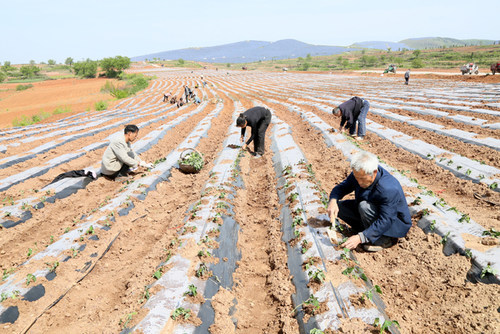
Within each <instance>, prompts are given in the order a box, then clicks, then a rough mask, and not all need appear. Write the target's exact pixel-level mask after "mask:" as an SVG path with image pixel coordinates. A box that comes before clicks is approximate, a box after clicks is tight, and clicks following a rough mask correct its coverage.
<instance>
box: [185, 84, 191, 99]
mask: <svg viewBox="0 0 500 334" xmlns="http://www.w3.org/2000/svg"><path fill="white" fill-rule="evenodd" d="M184 95H186V103H188V102H189V97H190V95H191V88H189V87H188V86H187V85H186V86H184Z"/></svg>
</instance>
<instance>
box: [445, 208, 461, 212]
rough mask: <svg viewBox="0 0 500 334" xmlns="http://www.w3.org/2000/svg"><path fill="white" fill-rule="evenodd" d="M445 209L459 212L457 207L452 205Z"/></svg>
mask: <svg viewBox="0 0 500 334" xmlns="http://www.w3.org/2000/svg"><path fill="white" fill-rule="evenodd" d="M446 211H454V212H456V213H460V212H459V211H458V209H457V208H456V207H454V206H453V207H451V208H449V209H447V210H446Z"/></svg>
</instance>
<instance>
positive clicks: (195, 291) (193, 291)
mask: <svg viewBox="0 0 500 334" xmlns="http://www.w3.org/2000/svg"><path fill="white" fill-rule="evenodd" d="M197 294H198V288H197V287H196V285H194V284H190V285H189V286H188V291H186V292H184V296H186V295H187V296H191V297H196V295H197Z"/></svg>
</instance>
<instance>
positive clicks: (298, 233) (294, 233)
mask: <svg viewBox="0 0 500 334" xmlns="http://www.w3.org/2000/svg"><path fill="white" fill-rule="evenodd" d="M293 235H294V238H298V237H300V231H299V230H293Z"/></svg>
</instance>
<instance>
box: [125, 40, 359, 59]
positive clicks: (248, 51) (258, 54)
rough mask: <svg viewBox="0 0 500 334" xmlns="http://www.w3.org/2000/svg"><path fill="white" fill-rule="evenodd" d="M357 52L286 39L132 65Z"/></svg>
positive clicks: (161, 55) (164, 55)
mask: <svg viewBox="0 0 500 334" xmlns="http://www.w3.org/2000/svg"><path fill="white" fill-rule="evenodd" d="M353 49H354V50H355V49H357V48H352V47H343V46H328V45H313V44H307V43H304V42H300V41H297V40H294V39H284V40H280V41H277V42H264V41H243V42H237V43H231V44H224V45H219V46H212V47H203V48H188V49H179V50H172V51H164V52H158V53H152V54H147V55H143V56H138V57H133V58H131V60H132V61H143V60H146V59H148V60H153V59H155V58H157V59H161V60H173V59H179V58H182V59H184V60H193V61H202V62H208V63H226V62H227V63H246V62H254V61H259V60H271V59H288V58H297V57H305V56H307V55H308V54H310V55H311V56H324V55H332V54H340V53H343V52H346V51H352V50H353Z"/></svg>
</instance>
